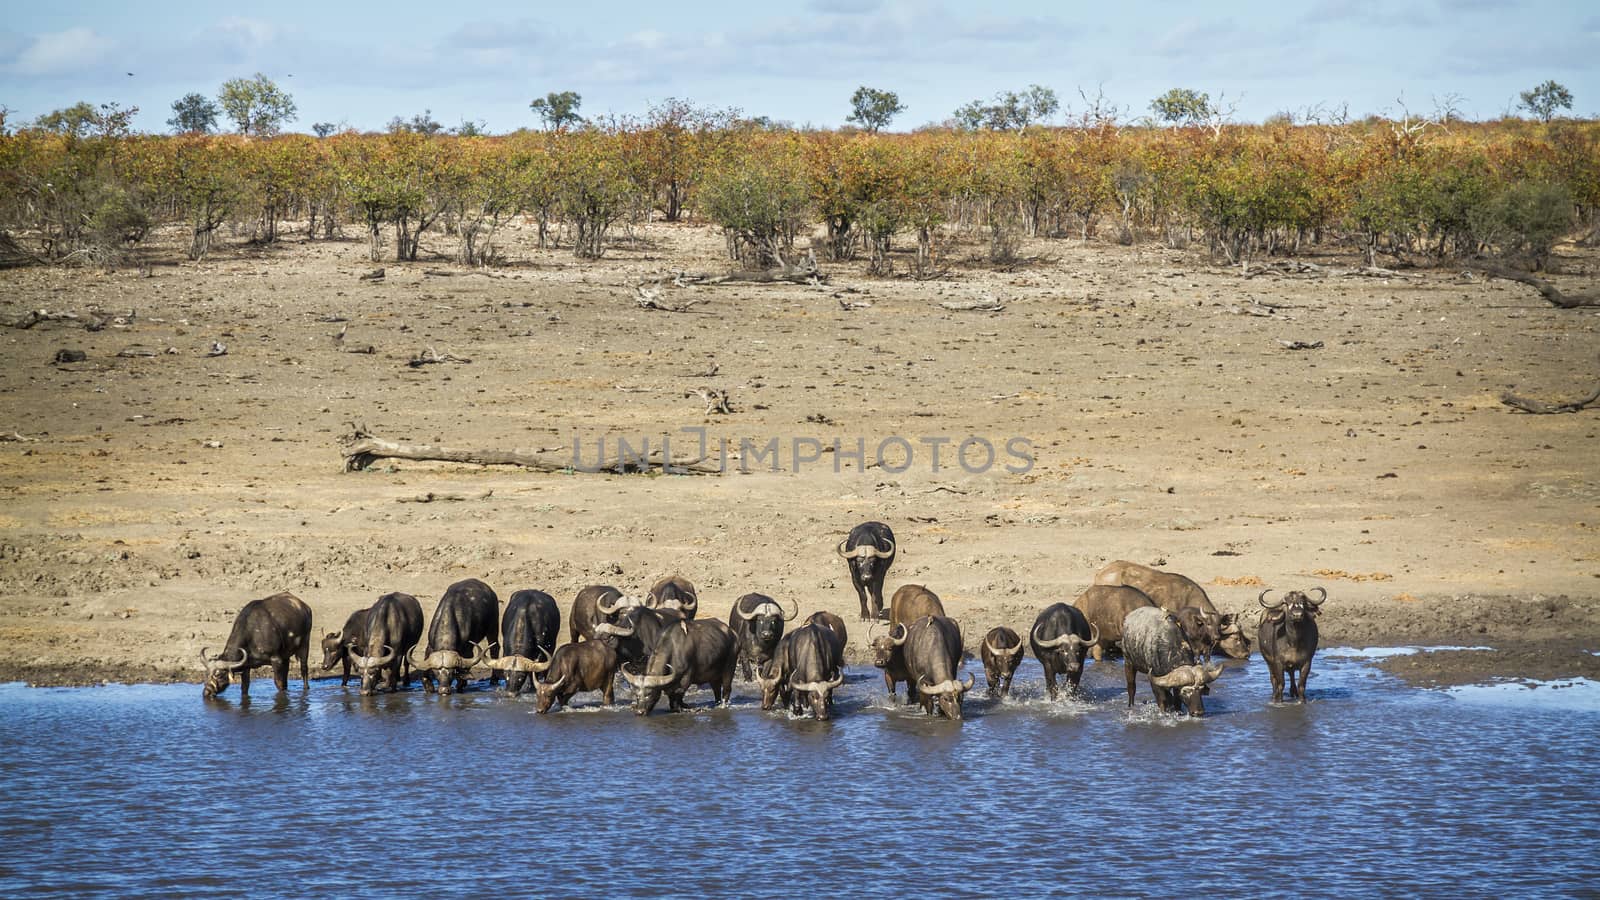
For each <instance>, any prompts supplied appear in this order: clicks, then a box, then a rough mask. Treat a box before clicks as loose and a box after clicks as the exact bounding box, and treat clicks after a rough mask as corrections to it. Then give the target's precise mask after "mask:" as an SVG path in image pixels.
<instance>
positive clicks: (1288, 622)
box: [1256, 587, 1328, 703]
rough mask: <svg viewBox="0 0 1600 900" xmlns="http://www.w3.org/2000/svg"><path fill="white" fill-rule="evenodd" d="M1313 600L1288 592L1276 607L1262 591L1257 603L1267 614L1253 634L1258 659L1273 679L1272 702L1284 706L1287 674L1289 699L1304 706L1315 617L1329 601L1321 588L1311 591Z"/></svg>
mask: <svg viewBox="0 0 1600 900" xmlns="http://www.w3.org/2000/svg"><path fill="white" fill-rule="evenodd" d="M1312 591H1314V592H1315V593H1316V594H1317V595H1318V596H1317V599H1315V600H1313V599H1311V598H1310V597H1308V596H1307V595H1305V594H1304V593H1302V592H1300V591H1290V592H1289V593H1287V594H1284V595H1283V599H1281V600H1279V601H1278V602H1277V603H1268V602H1267V594H1269V593H1271V591H1270V590H1266V591H1262V592H1261V596H1259V597H1257V598H1256V602H1257V603H1259V604H1261V608H1262V609H1264V610H1266V613H1265V614H1264V615H1263V616H1262V617H1261V625H1260V627H1259V628H1257V630H1256V639H1257V640H1259V641H1260V647H1261V658H1262V659H1264V660H1266V661H1267V670H1268V672H1269V673H1270V674H1271V676H1272V702H1273V703H1282V702H1283V676H1284V673H1285V672H1287V673H1289V698H1290V699H1291V700H1299V701H1300V702H1301V703H1304V702H1306V679H1308V678H1310V677H1311V657H1313V656H1315V655H1316V653H1317V613H1319V612H1321V611H1322V604H1323V603H1324V602H1326V601H1327V599H1328V592H1327V591H1326V590H1324V589H1323V588H1320V587H1319V588H1312Z"/></svg>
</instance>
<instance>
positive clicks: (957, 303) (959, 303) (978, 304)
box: [939, 298, 1006, 312]
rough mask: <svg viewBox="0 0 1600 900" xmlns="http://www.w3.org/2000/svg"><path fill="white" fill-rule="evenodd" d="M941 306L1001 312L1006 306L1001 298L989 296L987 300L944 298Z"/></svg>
mask: <svg viewBox="0 0 1600 900" xmlns="http://www.w3.org/2000/svg"><path fill="white" fill-rule="evenodd" d="M939 305H940V306H941V307H943V308H945V309H949V310H955V311H956V312H999V311H1000V310H1002V309H1005V308H1006V305H1005V304H1004V303H1001V302H1000V301H999V300H995V299H993V298H989V299H986V300H944V301H942V302H940V304H939Z"/></svg>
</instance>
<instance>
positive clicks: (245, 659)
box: [200, 593, 312, 699]
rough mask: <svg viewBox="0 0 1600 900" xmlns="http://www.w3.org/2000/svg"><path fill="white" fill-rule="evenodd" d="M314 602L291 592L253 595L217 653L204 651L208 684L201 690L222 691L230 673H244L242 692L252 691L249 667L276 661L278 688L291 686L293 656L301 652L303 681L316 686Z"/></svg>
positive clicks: (210, 693) (241, 675) (274, 679)
mask: <svg viewBox="0 0 1600 900" xmlns="http://www.w3.org/2000/svg"><path fill="white" fill-rule="evenodd" d="M311 633H312V632H311V607H309V606H307V605H305V603H303V602H301V600H300V598H299V597H296V596H295V595H293V594H290V593H282V594H273V595H272V596H271V597H264V598H262V599H260V600H251V601H250V602H249V603H246V604H245V605H244V608H243V609H241V610H239V615H238V616H236V617H235V618H234V620H233V630H232V631H230V632H228V643H227V644H225V645H223V648H222V652H221V653H219V654H217V655H216V656H209V655H207V653H206V651H205V650H201V651H200V661H201V662H202V663H204V664H205V667H206V684H205V687H204V688H202V689H201V694H202V695H204V696H205V697H206V698H207V699H210V698H212V697H215V696H216V695H218V694H220V693H222V692H223V691H224V690H226V689H227V687H228V682H229V679H230V677H231V676H232V674H233V673H234V672H238V673H239V696H240V697H243V698H248V697H249V696H250V670H251V669H253V668H255V667H256V666H266V665H270V666H272V682H273V684H275V685H277V687H278V690H280V691H287V690H288V689H289V660H290V658H291V657H299V658H300V686H301V688H303V689H306V690H309V689H310V688H311V674H310V666H309V663H310V658H311Z"/></svg>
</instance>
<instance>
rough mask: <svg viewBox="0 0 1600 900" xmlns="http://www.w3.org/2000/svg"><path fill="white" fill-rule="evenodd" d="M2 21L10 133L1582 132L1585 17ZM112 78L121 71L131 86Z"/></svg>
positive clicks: (279, 12)
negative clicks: (107, 104)
mask: <svg viewBox="0 0 1600 900" xmlns="http://www.w3.org/2000/svg"><path fill="white" fill-rule="evenodd" d="M8 6H9V7H10V8H9V9H8V10H7V13H6V15H5V17H4V21H3V22H0V105H4V106H6V107H8V108H9V109H11V110H12V113H11V116H12V120H13V121H22V120H26V119H31V118H33V117H35V116H38V115H39V114H41V113H44V112H48V111H50V110H52V109H57V108H60V107H62V106H67V105H70V104H72V103H74V102H77V101H79V100H88V101H91V102H95V103H99V102H103V101H107V100H115V101H118V102H120V103H122V104H124V105H136V106H138V107H140V109H141V114H140V116H139V118H138V120H137V123H136V124H137V126H138V127H139V128H141V129H144V130H149V131H161V130H165V128H166V125H165V121H166V119H167V118H168V117H169V116H170V115H171V110H170V106H171V103H172V101H173V100H175V99H177V98H178V97H180V96H182V95H183V94H185V93H188V92H190V91H198V92H200V93H203V94H206V95H208V96H214V95H215V94H216V91H217V87H218V85H220V84H221V83H222V82H223V81H224V80H226V79H228V78H231V77H235V76H241V75H243V76H248V75H250V74H253V73H255V72H257V71H259V72H263V73H265V74H266V75H267V76H268V77H271V78H273V79H275V80H276V81H277V82H278V83H279V84H280V85H281V86H282V87H284V88H285V89H287V90H288V91H289V92H290V93H292V94H293V95H294V98H295V101H296V102H297V104H298V105H299V109H300V116H299V119H298V120H297V121H296V122H295V123H294V124H293V125H292V126H291V128H292V129H293V130H300V131H308V130H310V126H311V124H312V123H314V122H323V121H327V122H342V123H347V124H349V125H352V126H355V127H357V128H367V129H376V128H381V127H382V126H383V124H384V123H385V122H387V121H388V120H389V119H390V118H391V117H393V116H395V115H402V116H406V117H409V116H410V115H412V114H414V113H418V112H421V111H422V110H423V109H431V110H432V111H433V115H434V117H435V118H437V119H439V120H440V121H442V122H444V123H445V124H446V125H454V124H456V123H457V122H459V121H461V120H463V119H472V120H482V121H484V122H486V123H487V124H488V126H489V128H490V130H492V131H496V132H500V131H509V130H512V129H514V128H517V127H519V126H524V125H532V124H535V119H534V116H533V114H532V113H531V112H529V110H528V101H529V100H530V99H532V98H533V97H535V96H542V95H543V94H545V93H546V92H549V91H558V90H574V91H577V92H578V93H580V94H581V95H582V96H583V109H582V112H583V113H585V114H595V113H602V112H615V113H621V114H640V113H643V112H644V111H645V109H646V108H647V106H648V105H649V104H650V103H651V102H653V101H659V100H662V99H665V98H668V97H681V98H687V99H690V100H692V101H694V102H696V103H699V104H701V105H705V106H714V107H737V108H739V109H741V110H743V111H744V112H745V113H746V114H748V115H766V116H770V117H772V118H773V119H779V120H787V121H791V122H794V123H797V124H807V123H809V124H814V125H818V126H827V127H834V126H838V125H840V124H841V123H842V122H843V120H844V117H845V115H846V114H847V113H848V112H849V108H848V107H849V103H848V98H849V96H850V93H851V92H852V91H853V90H854V89H855V88H856V86H857V85H862V84H866V85H872V86H875V87H881V88H884V89H888V90H894V91H896V92H898V93H899V95H900V98H901V101H902V102H903V103H905V104H906V105H907V107H908V109H907V110H906V112H905V113H903V114H902V115H901V116H900V117H899V118H898V119H897V120H896V122H895V126H894V127H895V128H896V129H909V128H912V127H915V126H917V125H920V124H923V123H927V122H937V121H940V120H942V119H944V118H946V117H948V116H949V115H950V113H951V111H952V110H954V109H955V108H956V107H957V106H959V105H960V104H962V103H964V102H966V101H968V100H972V99H977V98H988V97H990V96H992V95H993V94H994V93H995V92H997V91H1001V90H1006V89H1021V88H1024V87H1026V86H1027V85H1028V84H1031V83H1038V84H1043V85H1047V86H1050V87H1053V88H1055V90H1056V91H1057V93H1058V94H1059V95H1060V96H1061V99H1062V101H1063V103H1064V104H1067V105H1068V106H1069V107H1072V108H1077V109H1081V108H1082V107H1083V105H1084V104H1083V102H1082V101H1081V100H1080V99H1079V98H1078V93H1077V92H1078V88H1080V87H1082V88H1085V89H1087V90H1088V91H1089V92H1090V93H1091V94H1092V93H1094V92H1095V90H1096V89H1097V87H1103V89H1104V92H1105V95H1106V97H1107V99H1109V100H1110V101H1111V102H1113V103H1115V104H1117V105H1119V106H1121V107H1123V108H1124V110H1126V111H1127V113H1128V115H1129V116H1130V117H1132V116H1138V115H1142V114H1144V113H1145V112H1146V111H1147V109H1148V105H1149V101H1150V99H1151V98H1152V97H1154V96H1156V95H1157V94H1160V93H1161V92H1163V91H1165V90H1166V89H1168V88H1171V87H1180V86H1181V87H1190V88H1194V89H1196V90H1204V91H1207V92H1209V93H1210V94H1211V95H1212V97H1213V98H1216V97H1218V96H1219V95H1225V96H1226V98H1227V102H1228V103H1230V104H1231V103H1234V102H1237V103H1238V107H1237V116H1238V117H1239V118H1241V119H1245V120H1255V121H1259V120H1260V119H1261V118H1263V117H1265V116H1267V115H1269V114H1271V113H1273V112H1276V111H1278V110H1284V109H1291V110H1299V109H1304V108H1305V107H1308V106H1311V105H1313V104H1322V105H1323V106H1324V107H1337V106H1339V105H1342V104H1344V103H1348V104H1349V108H1350V111H1351V113H1352V114H1354V115H1364V114H1366V113H1374V112H1377V113H1385V112H1387V113H1394V114H1398V113H1399V112H1400V109H1401V104H1402V103H1403V104H1404V105H1405V106H1406V107H1408V108H1410V110H1411V111H1412V112H1414V113H1417V112H1427V111H1429V110H1432V109H1433V108H1434V106H1435V103H1436V102H1438V101H1440V100H1443V99H1444V98H1445V97H1446V96H1448V95H1455V96H1456V97H1457V98H1460V99H1459V102H1458V106H1459V108H1460V109H1461V111H1462V112H1464V113H1465V114H1466V115H1468V116H1469V117H1476V118H1482V117H1489V116H1495V115H1499V114H1500V113H1502V112H1504V111H1506V110H1507V109H1508V108H1510V107H1512V106H1513V105H1514V104H1515V102H1516V95H1517V92H1518V91H1520V90H1523V89H1526V88H1528V87H1531V86H1533V85H1535V84H1538V83H1540V82H1542V81H1544V80H1546V79H1551V78H1553V79H1555V80H1556V81H1559V82H1561V83H1563V84H1565V85H1566V86H1567V87H1568V88H1569V89H1571V91H1572V93H1573V95H1574V97H1575V99H1576V104H1575V109H1574V112H1575V113H1578V114H1581V115H1587V116H1596V115H1600V2H1597V0H1569V2H1561V0H1548V2H1523V3H1512V2H1501V0H1424V2H1410V3H1408V2H1405V0H1313V2H1305V3H1293V2H1254V0H1246V2H1236V3H1223V2H1213V3H1203V2H1194V0H1190V2H1170V0H1125V2H1111V3H1095V4H1076V3H1072V4H1069V3H1048V2H995V3H989V4H984V3H978V2H970V0H969V2H966V3H939V2H922V0H791V2H789V3H785V4H763V3H752V2H743V3H729V2H704V3H690V2H677V3H674V2H655V3H639V2H631V0H612V2H606V3H587V4H585V3H571V2H562V3H505V2H493V0H475V2H470V3H457V4H451V3H439V2H427V3H416V2H408V0H391V2H385V3H379V4H341V3H333V2H320V3H312V2H304V0H282V2H275V3H268V4H259V5H256V6H255V7H254V8H251V9H249V11H248V12H230V11H228V10H227V9H225V8H224V5H223V4H216V3H195V2H156V3H130V2H127V0H119V2H116V3H110V2H57V3H51V4H44V3H29V4H26V5H23V4H20V3H16V4H8ZM129 72H132V73H133V74H132V75H131V76H130V75H129V74H127V73H129Z"/></svg>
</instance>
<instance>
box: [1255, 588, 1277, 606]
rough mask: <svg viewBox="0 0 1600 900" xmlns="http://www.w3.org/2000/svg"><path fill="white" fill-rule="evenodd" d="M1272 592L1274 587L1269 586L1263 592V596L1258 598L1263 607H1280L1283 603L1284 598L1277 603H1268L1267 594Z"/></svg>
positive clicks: (1257, 600)
mask: <svg viewBox="0 0 1600 900" xmlns="http://www.w3.org/2000/svg"><path fill="white" fill-rule="evenodd" d="M1270 593H1272V588H1267V589H1266V590H1264V591H1262V592H1261V596H1259V597H1257V598H1256V602H1257V603H1259V604H1261V608H1262V609H1277V608H1278V607H1280V606H1282V605H1283V601H1282V600H1279V601H1278V602H1277V603H1268V602H1267V595H1268V594H1270Z"/></svg>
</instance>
